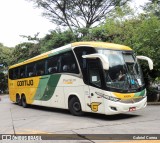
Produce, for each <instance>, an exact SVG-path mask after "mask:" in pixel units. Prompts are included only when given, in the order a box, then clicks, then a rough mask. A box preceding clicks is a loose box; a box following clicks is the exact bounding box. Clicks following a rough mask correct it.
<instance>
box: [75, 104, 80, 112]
mask: <svg viewBox="0 0 160 143" xmlns="http://www.w3.org/2000/svg"><path fill="white" fill-rule="evenodd" d="M73 109H74V110H75V111H76V112H78V111H80V110H81V105H80V103H79V102H75V103H74V104H73Z"/></svg>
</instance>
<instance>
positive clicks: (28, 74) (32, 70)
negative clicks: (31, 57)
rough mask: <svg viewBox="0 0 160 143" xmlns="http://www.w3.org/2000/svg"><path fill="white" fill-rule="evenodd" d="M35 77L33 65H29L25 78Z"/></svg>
mask: <svg viewBox="0 0 160 143" xmlns="http://www.w3.org/2000/svg"><path fill="white" fill-rule="evenodd" d="M32 76H35V64H34V63H31V64H28V65H27V77H32Z"/></svg>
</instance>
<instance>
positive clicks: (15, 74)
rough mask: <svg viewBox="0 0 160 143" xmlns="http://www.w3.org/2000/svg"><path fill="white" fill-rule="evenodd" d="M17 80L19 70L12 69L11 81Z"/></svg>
mask: <svg viewBox="0 0 160 143" xmlns="http://www.w3.org/2000/svg"><path fill="white" fill-rule="evenodd" d="M18 78H19V68H14V69H13V79H18Z"/></svg>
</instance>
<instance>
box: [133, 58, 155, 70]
mask: <svg viewBox="0 0 160 143" xmlns="http://www.w3.org/2000/svg"><path fill="white" fill-rule="evenodd" d="M136 57H137V59H139V60H146V61H148V65H149V69H150V70H153V61H152V60H151V59H150V58H148V57H146V56H136Z"/></svg>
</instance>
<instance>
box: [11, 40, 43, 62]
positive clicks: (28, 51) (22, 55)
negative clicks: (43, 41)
mask: <svg viewBox="0 0 160 143" xmlns="http://www.w3.org/2000/svg"><path fill="white" fill-rule="evenodd" d="M39 54H40V48H39V43H38V44H34V43H31V42H26V43H22V44H18V45H16V47H15V49H14V51H13V53H12V56H11V59H12V64H15V63H18V62H22V61H24V60H27V59H29V58H32V57H34V56H37V55H39Z"/></svg>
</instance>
